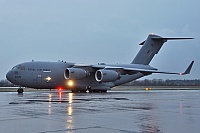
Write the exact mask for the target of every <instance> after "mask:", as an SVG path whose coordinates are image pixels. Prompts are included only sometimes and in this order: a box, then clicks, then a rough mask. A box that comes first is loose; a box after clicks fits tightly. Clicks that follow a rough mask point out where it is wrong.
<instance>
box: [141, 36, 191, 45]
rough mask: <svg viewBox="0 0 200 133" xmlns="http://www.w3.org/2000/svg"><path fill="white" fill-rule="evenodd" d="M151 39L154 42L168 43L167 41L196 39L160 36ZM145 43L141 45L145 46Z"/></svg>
mask: <svg viewBox="0 0 200 133" xmlns="http://www.w3.org/2000/svg"><path fill="white" fill-rule="evenodd" d="M151 39H153V40H158V41H159V40H163V41H164V42H166V41H167V40H186V39H194V38H192V37H174V38H173V37H160V36H155V37H151ZM144 43H145V41H143V42H141V43H140V44H139V45H143V44H144Z"/></svg>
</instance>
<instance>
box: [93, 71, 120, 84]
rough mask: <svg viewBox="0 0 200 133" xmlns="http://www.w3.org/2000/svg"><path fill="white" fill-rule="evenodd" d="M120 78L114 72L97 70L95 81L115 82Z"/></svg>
mask: <svg viewBox="0 0 200 133" xmlns="http://www.w3.org/2000/svg"><path fill="white" fill-rule="evenodd" d="M119 78H120V75H119V74H118V73H117V72H116V71H113V70H104V69H101V70H97V71H96V73H95V79H96V81H98V82H113V81H115V80H117V79H119Z"/></svg>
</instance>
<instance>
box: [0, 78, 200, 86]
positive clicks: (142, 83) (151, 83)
mask: <svg viewBox="0 0 200 133" xmlns="http://www.w3.org/2000/svg"><path fill="white" fill-rule="evenodd" d="M125 85H126V86H200V79H193V80H186V79H184V80H179V79H176V80H170V79H167V80H163V79H152V80H150V79H144V80H135V81H132V82H129V83H126V84H125ZM13 86H15V85H14V84H12V83H11V82H9V81H8V80H6V79H4V80H0V87H13Z"/></svg>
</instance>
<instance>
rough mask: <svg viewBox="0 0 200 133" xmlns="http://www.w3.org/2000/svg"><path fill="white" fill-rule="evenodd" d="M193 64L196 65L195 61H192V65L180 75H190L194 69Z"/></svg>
mask: <svg viewBox="0 0 200 133" xmlns="http://www.w3.org/2000/svg"><path fill="white" fill-rule="evenodd" d="M193 64H194V61H192V62H191V63H190V65H189V66H188V68H187V69H186V70H185V72H184V73H180V75H185V74H190V70H191V69H192V66H193Z"/></svg>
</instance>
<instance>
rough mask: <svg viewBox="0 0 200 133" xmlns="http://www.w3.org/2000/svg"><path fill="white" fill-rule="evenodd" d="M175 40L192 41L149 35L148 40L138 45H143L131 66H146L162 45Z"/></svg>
mask: <svg viewBox="0 0 200 133" xmlns="http://www.w3.org/2000/svg"><path fill="white" fill-rule="evenodd" d="M177 39H193V38H163V37H160V36H158V35H153V34H150V35H149V36H148V38H147V39H146V40H145V41H143V42H142V43H140V45H143V46H142V48H141V49H140V51H139V52H138V54H137V55H136V57H135V58H134V60H133V61H132V62H131V64H143V65H148V64H149V63H150V62H151V60H152V59H153V57H154V55H155V54H157V53H158V52H159V50H160V48H161V47H162V45H163V44H164V43H165V42H167V40H177Z"/></svg>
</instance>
